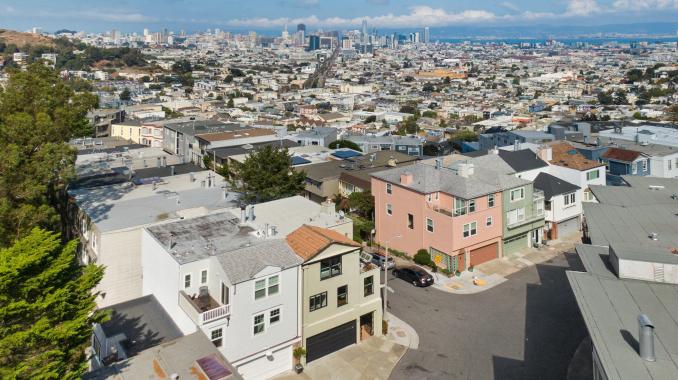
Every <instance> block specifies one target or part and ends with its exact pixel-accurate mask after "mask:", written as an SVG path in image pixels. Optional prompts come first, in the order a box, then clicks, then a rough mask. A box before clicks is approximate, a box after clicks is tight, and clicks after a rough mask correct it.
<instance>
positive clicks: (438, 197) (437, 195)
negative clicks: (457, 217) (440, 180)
mask: <svg viewBox="0 0 678 380" xmlns="http://www.w3.org/2000/svg"><path fill="white" fill-rule="evenodd" d="M676 161H678V159H676ZM438 199H440V191H436V200H438Z"/></svg>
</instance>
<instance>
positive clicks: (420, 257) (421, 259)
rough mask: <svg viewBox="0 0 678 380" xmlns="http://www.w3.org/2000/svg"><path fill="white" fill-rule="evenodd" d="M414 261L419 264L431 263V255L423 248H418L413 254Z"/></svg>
mask: <svg viewBox="0 0 678 380" xmlns="http://www.w3.org/2000/svg"><path fill="white" fill-rule="evenodd" d="M414 262H415V263H417V264H419V265H431V255H429V253H428V251H427V250H425V249H420V250H418V251H417V254H416V255H414Z"/></svg>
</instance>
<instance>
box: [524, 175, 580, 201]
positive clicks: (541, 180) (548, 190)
mask: <svg viewBox="0 0 678 380" xmlns="http://www.w3.org/2000/svg"><path fill="white" fill-rule="evenodd" d="M534 188H535V189H539V190H541V191H543V192H544V198H545V199H551V198H553V197H554V196H556V195H562V194H568V193H571V192H573V191H577V190H579V189H581V188H580V187H579V186H577V185H575V184H572V183H570V182H567V181H565V180H562V179H560V178H557V177H554V176H552V175H550V174H548V173H539V175H537V178H535V179H534Z"/></svg>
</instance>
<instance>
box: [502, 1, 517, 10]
mask: <svg viewBox="0 0 678 380" xmlns="http://www.w3.org/2000/svg"><path fill="white" fill-rule="evenodd" d="M499 6H500V7H502V8H505V9H508V10H509V11H514V12H519V11H520V8H518V6H517V5H515V4H513V3H510V2H508V1H504V2H503V3H499Z"/></svg>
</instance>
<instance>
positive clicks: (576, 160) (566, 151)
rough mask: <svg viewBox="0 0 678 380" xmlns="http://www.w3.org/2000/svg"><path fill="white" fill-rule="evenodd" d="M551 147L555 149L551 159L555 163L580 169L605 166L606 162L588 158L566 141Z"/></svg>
mask: <svg viewBox="0 0 678 380" xmlns="http://www.w3.org/2000/svg"><path fill="white" fill-rule="evenodd" d="M551 149H552V150H553V159H552V160H551V163H552V164H553V165H558V166H563V167H566V168H571V169H574V170H580V171H583V170H590V169H594V168H597V167H601V166H605V164H603V163H600V162H598V161H592V160H589V159H587V158H586V157H584V155H583V154H581V153H579V152H578V151H577V149H576V148H575V147H574V146H572V145H570V144H568V143H566V142H557V143H554V144H551Z"/></svg>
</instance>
